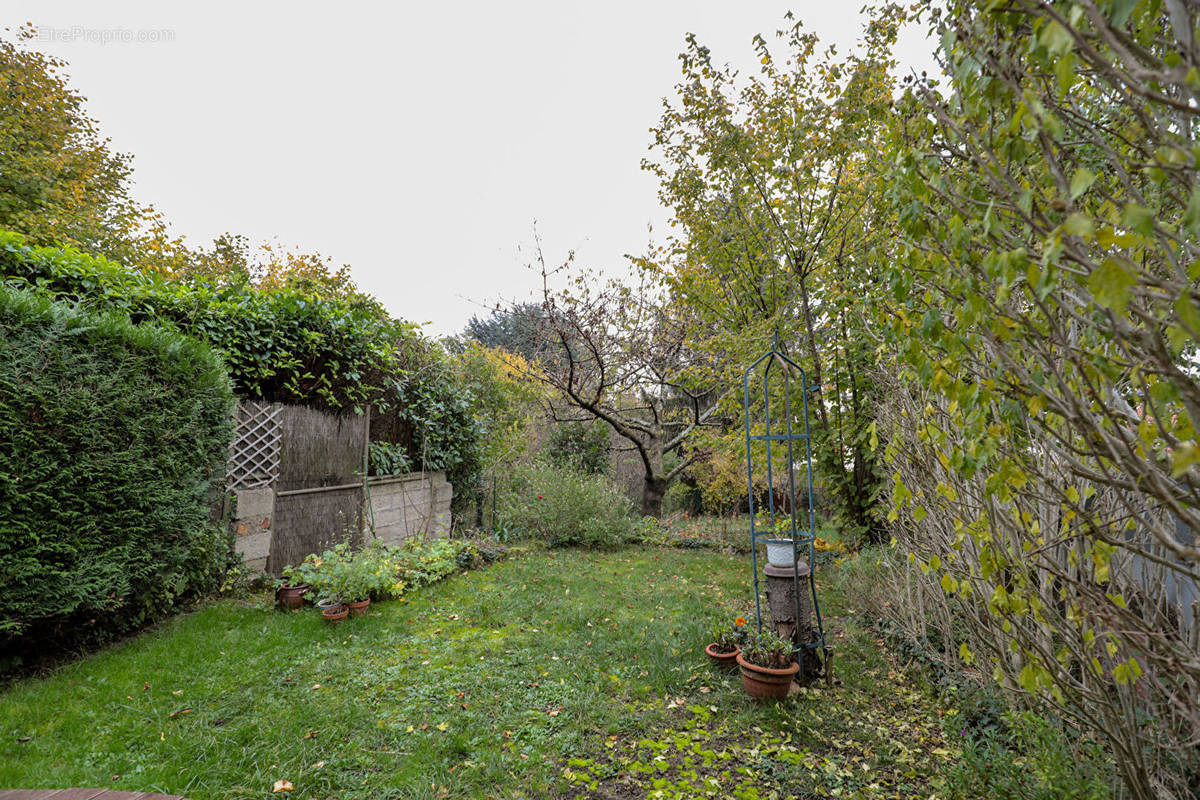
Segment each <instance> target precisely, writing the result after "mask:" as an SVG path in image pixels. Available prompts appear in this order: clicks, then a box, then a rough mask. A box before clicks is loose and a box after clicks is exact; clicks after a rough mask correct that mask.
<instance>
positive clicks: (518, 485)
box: [497, 463, 634, 547]
mask: <svg viewBox="0 0 1200 800" xmlns="http://www.w3.org/2000/svg"><path fill="white" fill-rule="evenodd" d="M497 513H498V514H499V516H500V519H501V522H502V523H503V525H504V526H505V528H506V529H507V530H509V531H511V532H512V533H514V534H515V535H518V536H526V537H531V538H534V539H540V540H542V541H544V542H546V543H547V544H549V545H551V546H554V547H561V546H582V547H615V546H617V545H620V544H624V543H625V542H628V541H630V540H631V539H632V537H633V535H634V516H633V506H632V504H631V503H630V502H629V499H628V498H627V497H625V496H624V495H623V494H621V493H620V492H618V491H617V490H616V489H614V488H613V487H612V486H611V485H610V484H609V483H608V482H607V481H605V480H604V479H603V478H602V477H600V476H597V475H588V474H586V473H582V472H578V471H576V470H570V469H561V468H559V467H555V466H553V465H551V464H546V463H535V464H532V465H528V466H522V467H518V468H517V469H516V470H514V472H513V475H512V476H511V478H510V486H509V487H508V488H507V489H506V491H505V492H503V493H502V494H501V495H500V506H499V508H498V509H497Z"/></svg>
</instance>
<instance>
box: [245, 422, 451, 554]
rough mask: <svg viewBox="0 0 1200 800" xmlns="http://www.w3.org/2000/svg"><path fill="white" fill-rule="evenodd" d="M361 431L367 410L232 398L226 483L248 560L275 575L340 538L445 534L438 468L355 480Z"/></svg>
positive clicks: (363, 439)
mask: <svg viewBox="0 0 1200 800" xmlns="http://www.w3.org/2000/svg"><path fill="white" fill-rule="evenodd" d="M370 430H371V421H370V418H369V416H367V415H363V416H359V415H351V414H341V415H339V414H328V413H324V412H320V411H315V410H313V409H311V408H306V407H303V406H289V405H281V404H278V403H254V402H243V403H241V404H239V406H238V410H237V434H236V438H235V441H234V443H233V446H232V448H231V451H230V464H229V469H228V471H227V473H226V483H227V489H228V493H229V494H230V495H232V497H233V499H234V502H233V511H232V515H231V516H232V522H231V524H232V526H233V530H234V534H235V541H236V546H237V549H238V551H239V552H240V553H241V554H242V556H243V557H244V558H245V560H246V562H247V563H248V564H249V565H251V566H253V567H256V568H259V569H265V570H266V571H267V572H271V573H274V574H279V572H280V570H282V569H283V567H285V566H287V565H288V564H295V563H297V562H299V561H301V560H303V559H304V556H306V555H307V554H309V553H316V552H320V551H321V550H324V549H326V548H327V547H329V546H330V545H332V544H334V543H336V542H340V541H346V540H350V541H351V542H353V543H354V544H356V545H357V544H361V542H362V541H363V540H364V539H365V538H370V537H373V536H374V537H378V538H381V539H383V540H384V541H388V542H399V541H403V540H404V539H407V538H411V537H413V536H446V535H449V532H450V499H451V495H452V489H451V487H450V484H449V483H447V482H446V478H445V475H444V474H443V473H440V472H436V473H423V472H418V473H411V474H409V475H402V476H394V477H384V478H370V479H369V480H367V479H364V474H365V472H366V466H367V452H368V444H369V441H370Z"/></svg>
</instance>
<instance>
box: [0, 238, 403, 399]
mask: <svg viewBox="0 0 1200 800" xmlns="http://www.w3.org/2000/svg"><path fill="white" fill-rule="evenodd" d="M0 276H2V277H3V279H4V281H5V283H8V284H9V285H15V286H22V287H24V286H28V287H32V288H36V289H37V290H38V291H40V292H43V293H45V294H47V295H49V296H51V297H54V298H55V299H60V300H68V301H78V302H81V303H84V304H86V305H88V306H89V307H92V308H94V309H97V310H101V311H121V312H123V313H126V314H128V315H129V317H130V319H132V320H133V321H134V322H146V321H149V322H155V323H159V324H168V325H172V326H174V327H176V328H178V329H179V330H180V331H182V332H184V333H187V334H190V335H193V336H196V337H197V338H200V339H204V340H205V341H207V342H209V343H210V344H211V345H212V346H213V347H214V348H216V349H218V350H219V351H220V352H221V354H222V356H223V357H224V359H225V364H226V367H227V369H228V370H229V376H230V378H231V379H232V380H233V384H234V388H235V391H236V392H237V394H238V395H239V396H242V397H250V398H258V399H263V400H269V401H274V402H290V403H301V404H305V405H313V406H317V407H321V408H326V409H331V410H345V409H355V408H360V407H362V406H364V405H365V404H366V403H368V402H372V401H375V400H377V399H379V398H380V397H381V396H382V392H381V391H380V389H381V387H382V377H383V375H385V374H388V373H390V372H393V371H395V370H397V369H398V368H401V367H402V366H403V363H402V362H403V359H404V358H405V357H406V356H408V357H411V356H413V355H414V354H418V353H419V352H420V350H421V349H422V347H423V343H422V342H421V341H420V337H419V336H418V335H417V333H416V332H415V329H414V328H413V326H412V325H409V324H406V323H399V322H395V321H393V320H390V319H388V318H387V316H386V314H384V313H383V312H382V311H381V309H380V308H379V307H378V305H377V304H375V303H374V302H373V301H371V300H369V299H367V298H361V297H359V298H354V299H337V298H333V299H330V298H325V297H322V296H320V295H314V294H305V293H303V292H301V291H300V290H297V289H294V288H291V287H284V288H281V289H279V290H274V291H259V290H256V289H254V288H252V287H250V286H248V285H246V284H229V285H221V286H213V285H206V284H189V283H184V282H180V281H165V280H162V279H159V278H156V277H153V276H149V275H145V274H142V273H138V272H134V271H130V270H127V269H125V268H124V267H122V266H121V265H119V264H116V263H114V262H111V261H107V260H105V259H103V258H98V257H92V256H88V255H85V254H83V253H80V252H78V251H76V250H73V249H71V248H62V249H56V248H43V247H33V246H30V245H29V244H27V243H26V241H25V240H24V239H23V237H21V236H18V235H16V234H12V233H4V232H0Z"/></svg>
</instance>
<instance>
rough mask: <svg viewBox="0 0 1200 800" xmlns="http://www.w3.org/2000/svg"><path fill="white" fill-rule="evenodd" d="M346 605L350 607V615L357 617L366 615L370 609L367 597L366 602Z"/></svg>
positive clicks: (361, 601) (369, 599)
mask: <svg viewBox="0 0 1200 800" xmlns="http://www.w3.org/2000/svg"><path fill="white" fill-rule="evenodd" d="M346 605H348V606H350V613H351V614H353V615H354V616H358V615H359V614H365V613H367V609H368V608H370V607H371V598H369V597H368V598H367V599H366V600H360V601H359V602H357V603H347V604H346Z"/></svg>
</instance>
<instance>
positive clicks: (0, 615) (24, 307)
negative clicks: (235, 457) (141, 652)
mask: <svg viewBox="0 0 1200 800" xmlns="http://www.w3.org/2000/svg"><path fill="white" fill-rule="evenodd" d="M232 403H233V395H232V390H231V387H230V382H229V379H228V378H227V377H226V374H225V371H224V369H223V367H222V364H221V360H220V358H219V357H218V356H217V355H216V354H215V353H214V352H213V351H212V350H211V349H210V348H209V347H208V346H207V345H206V344H204V343H202V342H200V341H198V340H196V339H192V338H190V337H187V336H184V335H182V334H180V333H178V332H177V331H174V330H170V329H166V328H163V327H160V326H156V325H153V324H143V325H134V324H133V323H131V322H130V321H129V319H128V318H127V317H125V316H123V315H120V314H96V313H93V312H89V311H86V310H83V309H81V308H78V307H74V306H69V305H65V304H62V303H54V302H52V301H51V300H49V299H48V298H46V297H43V296H37V295H35V294H31V293H29V292H24V291H19V290H14V289H12V288H9V287H4V286H0V669H3V668H4V667H5V666H12V658H13V654H14V653H16V652H19V651H21V650H26V649H29V648H30V647H33V646H36V647H38V648H39V649H45V648H46V647H47V646H48V645H50V644H57V645H60V646H61V645H75V644H81V643H90V642H95V641H100V640H103V639H105V638H109V637H111V636H113V635H116V634H119V633H122V632H125V631H128V630H131V629H133V628H136V627H138V626H140V625H143V624H145V623H146V622H148V621H150V620H152V619H154V618H155V617H157V616H158V615H160V614H162V613H164V612H166V611H168V610H169V609H171V608H172V607H174V606H175V605H176V604H177V602H178V601H179V600H180V599H181V598H184V597H185V596H187V595H189V594H192V593H196V592H201V591H205V590H208V589H209V588H211V587H212V586H213V585H214V583H215V582H217V581H219V580H220V578H221V577H222V575H223V573H224V568H225V566H226V565H227V563H228V557H229V552H230V546H231V543H230V542H229V541H228V538H227V535H226V534H224V533H223V532H222V531H221V530H220V526H218V525H215V524H213V523H212V522H211V521H210V519H209V508H210V505H209V500H210V487H212V486H213V480H214V478H217V477H219V470H220V468H221V467H222V466H223V465H224V463H225V459H226V456H227V448H228V446H229V442H230V439H231V436H232V425H231V421H230V420H231V411H232ZM6 662H7V663H6Z"/></svg>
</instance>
